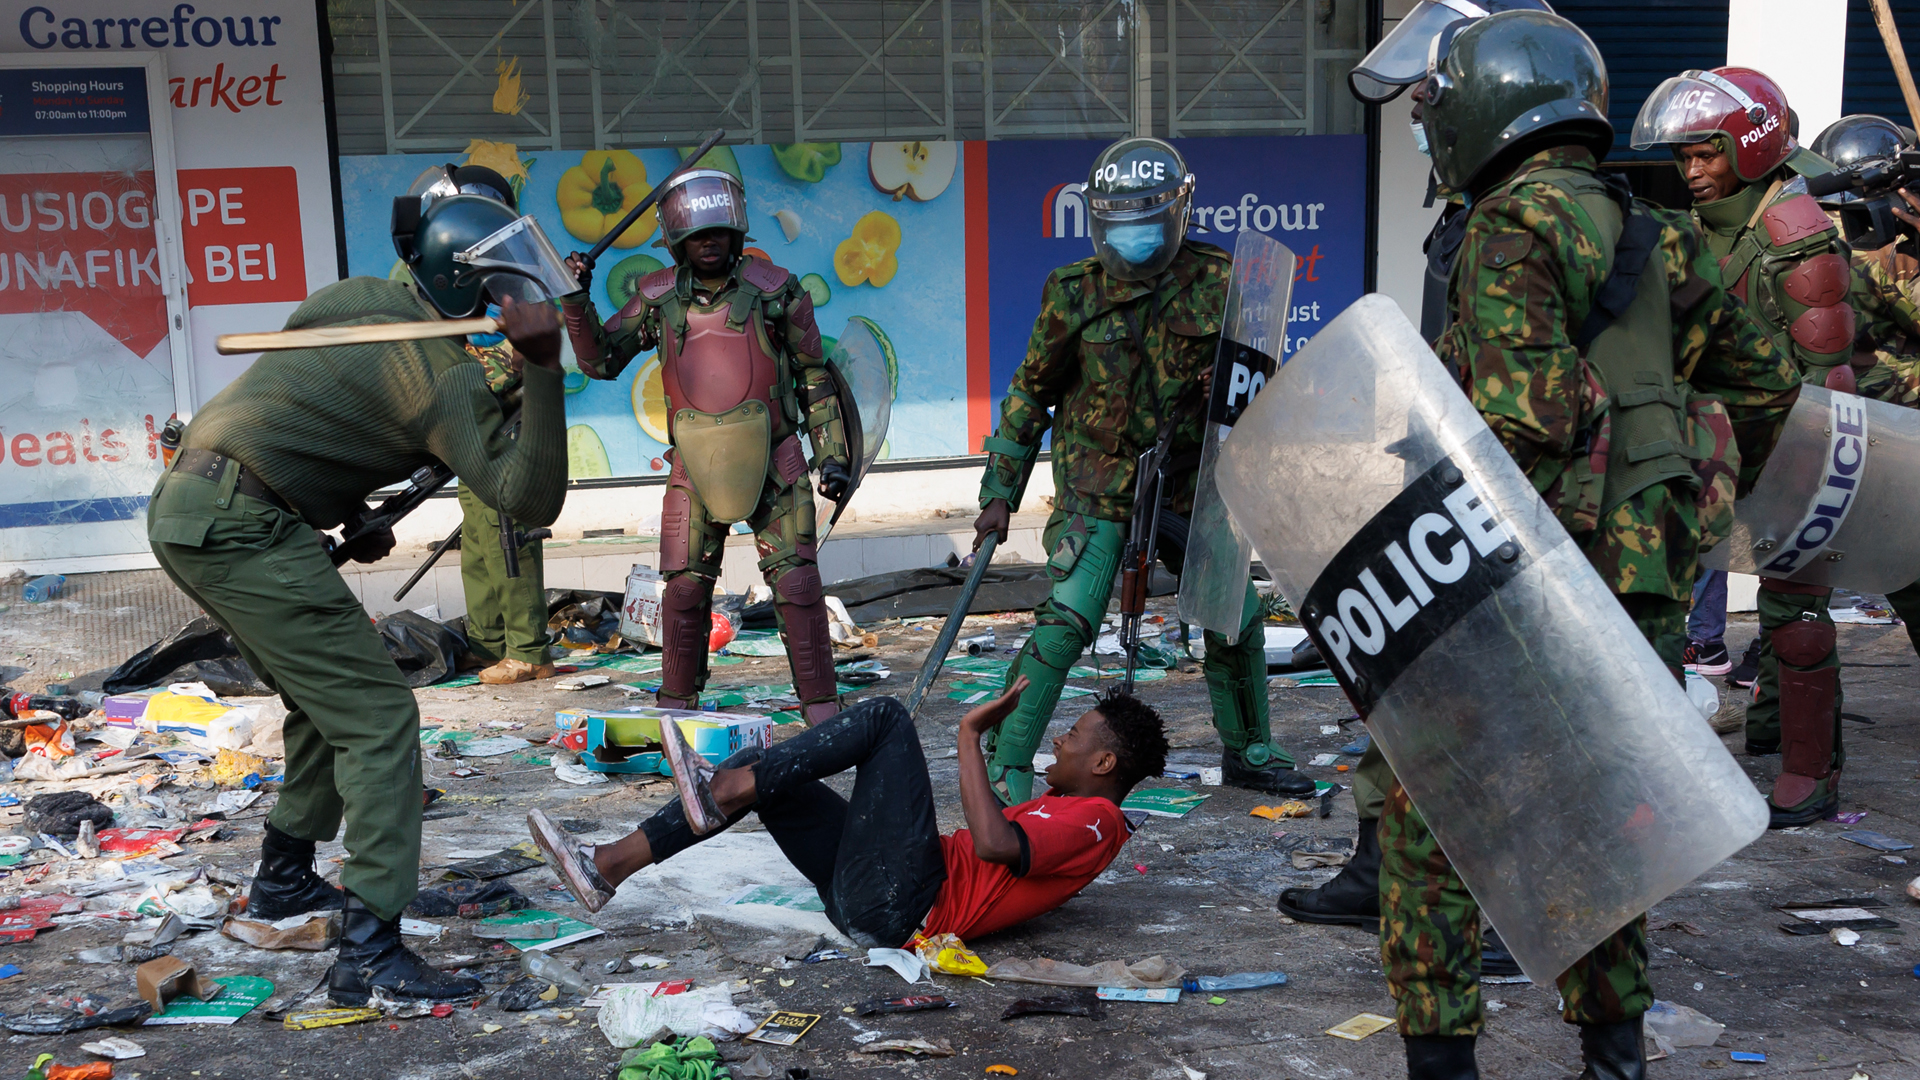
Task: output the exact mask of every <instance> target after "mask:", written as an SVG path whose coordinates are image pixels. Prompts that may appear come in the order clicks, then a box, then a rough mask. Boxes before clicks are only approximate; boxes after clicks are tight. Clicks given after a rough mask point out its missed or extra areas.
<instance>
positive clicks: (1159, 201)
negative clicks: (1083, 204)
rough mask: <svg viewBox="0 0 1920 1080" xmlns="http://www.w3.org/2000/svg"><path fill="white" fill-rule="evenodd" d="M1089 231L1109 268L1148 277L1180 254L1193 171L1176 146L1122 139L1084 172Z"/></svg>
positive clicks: (1126, 276) (1123, 275)
mask: <svg viewBox="0 0 1920 1080" xmlns="http://www.w3.org/2000/svg"><path fill="white" fill-rule="evenodd" d="M1086 199H1087V211H1088V213H1087V218H1088V227H1087V231H1088V232H1089V233H1090V234H1092V237H1093V253H1094V255H1095V256H1096V257H1098V258H1099V260H1100V265H1101V266H1103V267H1105V268H1106V270H1107V273H1109V274H1112V275H1113V276H1114V277H1116V278H1119V279H1120V280H1122V281H1150V280H1152V279H1153V278H1156V277H1158V276H1160V272H1161V271H1162V270H1165V269H1166V268H1167V267H1168V266H1169V265H1171V264H1172V262H1173V257H1174V256H1175V255H1177V254H1179V253H1180V244H1181V242H1182V241H1184V240H1185V239H1186V237H1187V216H1188V213H1189V212H1190V210H1191V209H1192V204H1193V174H1192V173H1190V172H1188V171H1187V163H1186V160H1185V159H1184V158H1182V157H1181V156H1180V151H1178V150H1175V149H1174V148H1173V147H1172V146H1169V145H1168V144H1167V143H1165V142H1162V141H1161V140H1159V139H1150V138H1145V137H1142V136H1135V137H1132V138H1126V139H1121V140H1120V141H1119V142H1117V143H1114V144H1113V145H1112V146H1109V147H1107V148H1106V149H1105V150H1103V151H1101V153H1100V156H1099V157H1097V158H1095V159H1094V161H1093V170H1092V171H1091V172H1089V173H1088V174H1087V187H1086Z"/></svg>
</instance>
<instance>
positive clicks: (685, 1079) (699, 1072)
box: [616, 1035, 733, 1080]
mask: <svg viewBox="0 0 1920 1080" xmlns="http://www.w3.org/2000/svg"><path fill="white" fill-rule="evenodd" d="M732 1075H733V1074H731V1073H729V1072H728V1071H727V1066H726V1064H725V1063H723V1062H722V1061H721V1060H720V1051H719V1049H718V1048H716V1047H715V1046H714V1045H713V1040H712V1039H709V1038H707V1037H706V1036H705V1035H696V1036H694V1037H693V1038H691V1039H675V1040H674V1041H673V1042H671V1043H654V1044H653V1045H652V1046H649V1047H647V1048H646V1049H645V1050H642V1049H640V1048H639V1047H637V1046H636V1047H634V1048H633V1049H631V1050H629V1051H627V1052H626V1053H625V1054H624V1055H622V1056H621V1058H620V1072H619V1073H618V1075H617V1078H616V1080H731V1077H732Z"/></svg>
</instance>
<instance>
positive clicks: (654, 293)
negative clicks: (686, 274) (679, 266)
mask: <svg viewBox="0 0 1920 1080" xmlns="http://www.w3.org/2000/svg"><path fill="white" fill-rule="evenodd" d="M678 273H679V271H678V270H676V269H675V268H673V267H671V266H665V267H661V268H660V269H658V270H655V271H654V272H653V273H651V274H648V275H647V276H646V277H643V278H641V279H640V295H641V296H644V297H646V298H647V299H649V300H658V299H660V298H661V297H663V296H665V295H667V294H668V293H670V292H672V291H673V282H674V277H675V275H677V274H678Z"/></svg>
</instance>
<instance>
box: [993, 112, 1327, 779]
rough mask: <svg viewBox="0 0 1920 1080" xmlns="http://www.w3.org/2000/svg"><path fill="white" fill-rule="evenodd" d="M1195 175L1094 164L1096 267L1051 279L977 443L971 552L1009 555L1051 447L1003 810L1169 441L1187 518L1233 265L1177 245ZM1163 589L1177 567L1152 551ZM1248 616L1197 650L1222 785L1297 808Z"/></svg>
mask: <svg viewBox="0 0 1920 1080" xmlns="http://www.w3.org/2000/svg"><path fill="white" fill-rule="evenodd" d="M1192 194H1193V176H1192V174H1190V173H1189V172H1187V167H1186V162H1185V161H1184V160H1183V159H1182V158H1181V157H1180V154H1179V152H1178V151H1176V150H1175V149H1174V148H1173V147H1172V146H1169V145H1168V144H1166V143H1164V142H1162V141H1160V140H1159V139H1150V138H1137V137H1136V138H1128V139H1122V140H1120V141H1119V142H1116V143H1114V144H1113V145H1112V146H1109V147H1108V148H1107V149H1106V150H1105V151H1103V152H1102V153H1101V154H1100V156H1099V157H1098V158H1096V159H1095V160H1094V164H1093V171H1092V173H1091V174H1090V175H1089V177H1088V179H1087V188H1086V198H1087V202H1088V206H1089V209H1090V210H1091V214H1090V215H1089V216H1090V219H1091V227H1090V229H1089V231H1090V232H1091V233H1092V236H1093V247H1094V257H1093V258H1091V259H1083V260H1081V261H1080V262H1077V263H1072V264H1070V265H1067V266H1063V267H1060V268H1059V269H1057V270H1055V271H1054V272H1053V273H1052V274H1050V275H1048V277H1047V283H1046V286H1045V288H1044V290H1043V291H1042V293H1041V297H1040V317H1039V318H1038V319H1037V320H1035V322H1034V324H1033V336H1032V338H1031V339H1030V340H1029V342H1028V344H1027V356H1026V359H1025V360H1024V361H1022V362H1021V364H1020V369H1019V370H1018V371H1016V372H1015V373H1014V376H1013V384H1012V386H1011V387H1010V388H1009V389H1008V392H1007V398H1006V400H1005V401H1003V402H1002V403H1001V405H1000V427H999V430H998V431H996V432H995V433H994V435H993V436H992V437H991V438H989V439H987V440H986V450H987V454H988V458H987V468H986V474H985V475H984V476H983V477H982V479H981V482H980V506H981V512H980V517H979V519H978V520H977V521H976V522H975V523H974V528H975V530H976V531H977V533H978V539H976V541H975V547H978V546H979V542H980V541H981V540H984V539H985V538H986V536H987V535H988V534H989V533H998V534H999V536H1000V538H1001V539H1003V540H1004V539H1005V538H1006V532H1007V525H1008V520H1009V518H1010V516H1011V514H1012V512H1013V511H1014V510H1017V509H1019V507H1020V502H1021V496H1022V494H1023V493H1024V492H1025V490H1026V486H1027V478H1028V477H1029V476H1030V475H1031V474H1032V471H1033V464H1034V460H1035V458H1036V457H1037V456H1038V455H1039V453H1040V440H1041V438H1042V436H1044V435H1045V434H1046V433H1047V432H1048V431H1049V430H1051V431H1052V433H1053V477H1054V491H1055V494H1054V504H1053V513H1052V515H1051V516H1050V517H1049V518H1048V519H1047V527H1046V532H1045V534H1044V538H1045V539H1044V542H1045V544H1046V547H1047V550H1048V551H1049V552H1051V554H1050V556H1049V557H1048V559H1047V573H1048V575H1049V576H1050V577H1051V578H1052V579H1053V591H1052V594H1051V595H1050V596H1049V597H1048V598H1047V600H1046V601H1045V602H1044V603H1042V604H1041V605H1040V606H1039V608H1037V609H1036V610H1035V612H1034V615H1035V626H1034V630H1033V634H1032V636H1031V637H1029V638H1028V639H1027V643H1026V644H1025V645H1024V646H1022V647H1021V649H1020V655H1019V656H1018V658H1016V659H1015V660H1014V663H1013V667H1012V669H1011V670H1010V671H1009V672H1008V673H1007V685H1009V686H1011V685H1013V682H1014V680H1016V679H1019V678H1020V677H1021V676H1025V677H1026V678H1027V679H1028V680H1029V681H1030V683H1031V685H1030V686H1029V687H1028V689H1027V692H1026V693H1025V694H1023V695H1021V698H1020V707H1019V708H1018V709H1016V710H1015V711H1014V713H1013V715H1012V716H1010V717H1008V718H1007V719H1006V720H1005V721H1003V722H1002V723H1001V725H1000V727H999V728H998V729H997V730H996V731H994V732H993V734H992V735H991V736H990V737H989V742H988V750H987V767H988V773H989V779H990V780H992V781H993V785H994V791H995V792H996V793H997V794H998V795H999V796H1000V798H1001V799H1003V800H1004V801H1005V802H1006V803H1007V805H1009V806H1012V805H1015V804H1017V803H1021V802H1025V801H1026V800H1027V799H1029V798H1031V797H1032V788H1033V752H1034V749H1035V747H1037V746H1038V745H1039V742H1040V738H1041V736H1042V735H1043V734H1044V733H1045V732H1046V729H1047V722H1048V721H1049V720H1051V719H1052V718H1053V710H1054V706H1055V705H1056V704H1057V703H1058V702H1059V700H1060V690H1061V687H1062V685H1064V683H1065V681H1066V678H1067V672H1068V670H1069V669H1070V668H1071V667H1072V666H1073V664H1074V663H1075V662H1076V661H1078V660H1079V658H1080V655H1081V653H1083V652H1085V651H1086V648H1087V646H1089V645H1091V644H1093V642H1094V638H1095V635H1096V634H1097V633H1098V631H1099V628H1100V625H1101V621H1102V619H1103V618H1104V617H1105V615H1106V611H1107V600H1108V597H1109V596H1110V595H1111V593H1112V591H1113V579H1114V574H1115V572H1116V571H1117V570H1118V569H1119V567H1120V555H1121V549H1122V548H1123V547H1124V546H1125V544H1126V539H1127V531H1128V523H1129V521H1130V520H1131V519H1132V517H1133V515H1134V513H1135V511H1136V507H1135V506H1134V505H1133V499H1134V484H1135V479H1136V473H1137V471H1138V470H1137V459H1138V458H1139V456H1140V454H1141V453H1143V452H1144V451H1147V450H1150V449H1152V448H1153V447H1154V445H1155V444H1156V442H1157V441H1158V440H1159V438H1160V436H1161V433H1162V431H1163V430H1164V427H1165V425H1168V424H1173V425H1177V426H1176V427H1175V429H1174V435H1173V438H1172V442H1171V444H1170V446H1169V449H1168V454H1169V460H1170V462H1171V463H1172V464H1171V466H1170V468H1169V470H1168V471H1169V476H1170V478H1171V481H1172V483H1171V485H1170V486H1171V487H1172V488H1173V491H1172V492H1171V499H1170V503H1171V507H1172V509H1173V510H1174V511H1175V512H1176V513H1188V512H1190V510H1191V508H1192V505H1193V494H1194V485H1195V481H1196V476H1197V468H1198V465H1199V447H1200V433H1201V430H1202V426H1203V423H1204V419H1205V413H1206V410H1205V408H1204V407H1203V404H1204V402H1205V400H1206V387H1207V385H1208V383H1209V382H1210V380H1211V376H1212V370H1213V363H1214V358H1215V353H1216V352H1217V351H1218V347H1219V341H1220V317H1221V313H1222V311H1223V310H1224V309H1225V307H1226V298H1227V280H1228V278H1229V276H1230V274H1231V271H1232V260H1231V258H1230V257H1229V256H1228V255H1227V253H1226V252H1224V251H1222V250H1220V249H1219V248H1216V247H1213V246H1212V245H1210V244H1201V243H1196V242H1194V241H1192V240H1189V239H1187V220H1188V207H1189V204H1190V201H1191V199H1192ZM1160 552H1161V555H1162V557H1163V558H1164V559H1167V560H1169V565H1170V566H1172V567H1173V568H1174V569H1175V570H1176V572H1177V570H1178V566H1179V562H1180V556H1179V554H1178V553H1177V552H1176V551H1174V550H1173V549H1172V545H1170V544H1167V543H1164V542H1163V543H1162V545H1161V547H1160ZM1263 610H1264V608H1263V606H1262V604H1261V602H1260V599H1259V597H1258V596H1257V595H1256V594H1255V592H1254V589H1253V581H1252V579H1251V578H1249V579H1248V581H1247V592H1246V604H1245V608H1244V612H1245V614H1244V618H1245V623H1244V625H1243V627H1242V629H1241V632H1240V636H1239V639H1238V641H1237V642H1235V643H1234V644H1228V642H1227V639H1226V638H1225V637H1224V636H1223V635H1220V634H1215V633H1213V632H1211V631H1209V632H1208V633H1207V634H1206V658H1205V660H1204V661H1203V662H1202V667H1203V669H1204V671H1205V673H1206V679H1207V692H1208V695H1209V697H1210V698H1211V699H1212V703H1213V723H1214V727H1215V728H1216V729H1217V730H1218V731H1219V732H1220V739H1221V741H1222V742H1223V743H1225V745H1226V750H1225V753H1224V755H1223V757H1222V759H1221V767H1222V771H1223V774H1224V777H1225V781H1226V783H1228V784H1232V785H1236V786H1240V787H1250V788H1255V789H1258V790H1262V791H1270V792H1275V793H1278V794H1285V795H1310V794H1312V792H1313V790H1314V785H1313V781H1311V780H1309V779H1307V778H1306V777H1305V776H1302V775H1301V774H1300V773H1299V772H1296V771H1295V770H1294V768H1293V764H1294V762H1293V757H1292V755H1290V754H1288V753H1287V752H1286V751H1285V750H1284V749H1281V748H1280V747H1278V746H1276V745H1274V743H1273V742H1272V741H1271V738H1270V735H1269V732H1268V727H1267V661H1266V650H1265V645H1264V640H1265V639H1264V636H1263V635H1262V633H1261V631H1260V623H1261V618H1262V613H1263Z"/></svg>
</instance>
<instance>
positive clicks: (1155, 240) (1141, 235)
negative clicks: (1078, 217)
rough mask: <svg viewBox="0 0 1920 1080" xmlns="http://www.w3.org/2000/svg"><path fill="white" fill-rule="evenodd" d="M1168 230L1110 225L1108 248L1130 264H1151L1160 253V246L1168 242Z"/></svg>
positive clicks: (1108, 229) (1148, 226)
mask: <svg viewBox="0 0 1920 1080" xmlns="http://www.w3.org/2000/svg"><path fill="white" fill-rule="evenodd" d="M1166 234H1167V230H1166V227H1165V226H1164V225H1110V226H1108V227H1107V233H1106V240H1107V246H1108V247H1110V248H1112V249H1113V250H1114V251H1115V252H1116V253H1118V254H1119V256H1120V257H1121V258H1123V259H1125V260H1127V261H1128V262H1130V263H1133V264H1135V265H1139V264H1142V263H1147V262H1151V261H1152V260H1153V257H1154V256H1155V255H1157V254H1159V252H1160V245H1162V244H1164V243H1165V242H1166Z"/></svg>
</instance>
